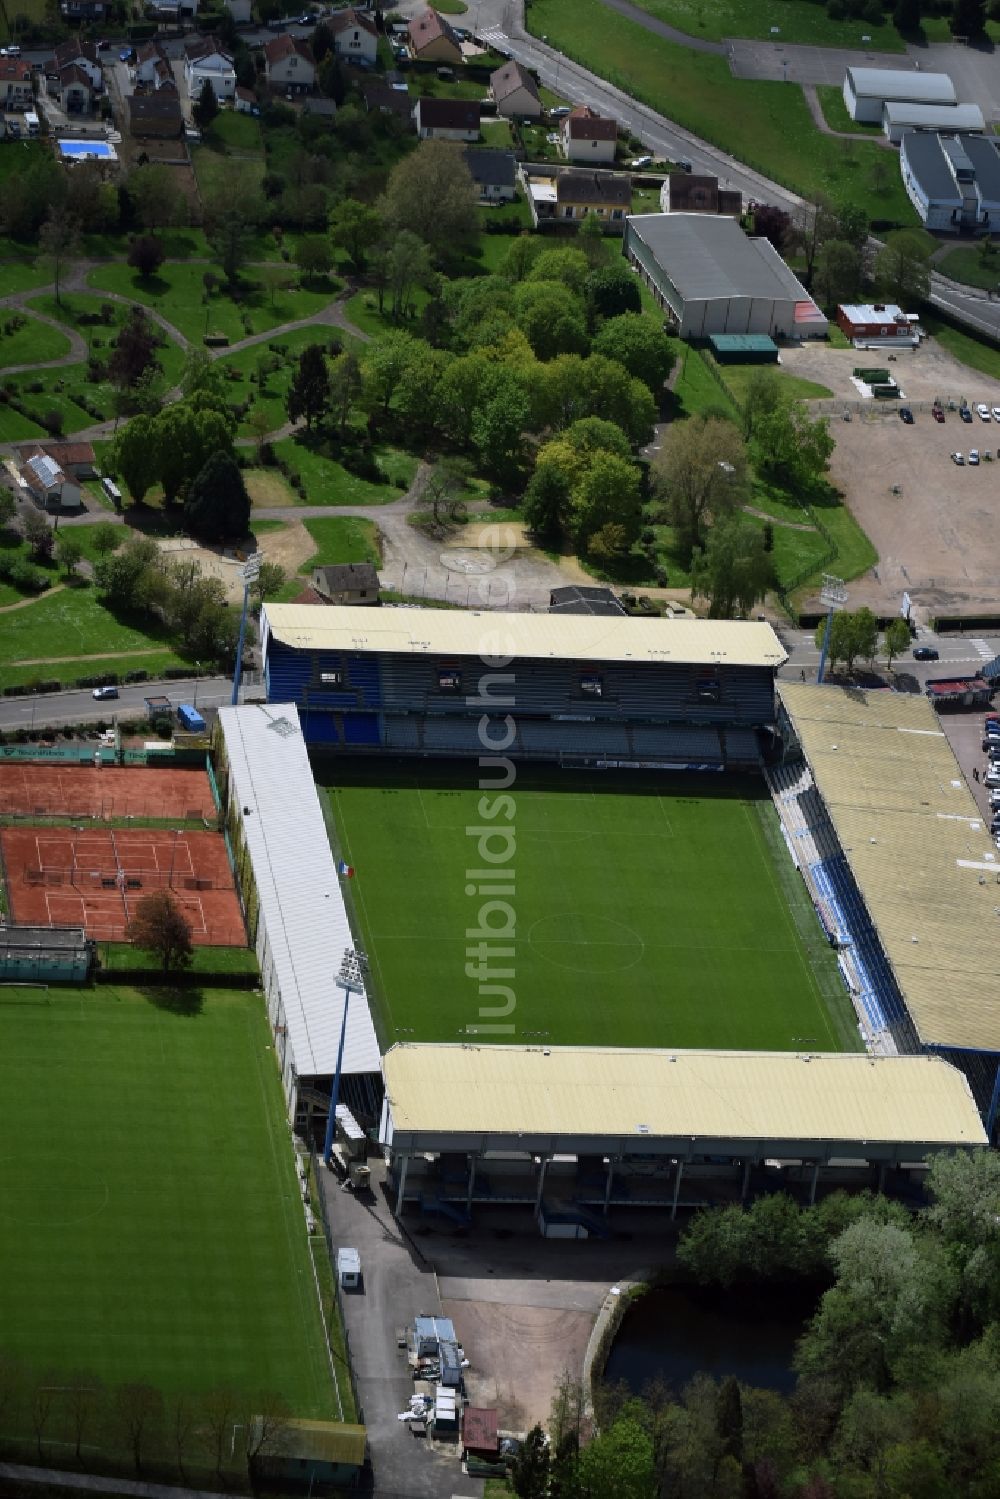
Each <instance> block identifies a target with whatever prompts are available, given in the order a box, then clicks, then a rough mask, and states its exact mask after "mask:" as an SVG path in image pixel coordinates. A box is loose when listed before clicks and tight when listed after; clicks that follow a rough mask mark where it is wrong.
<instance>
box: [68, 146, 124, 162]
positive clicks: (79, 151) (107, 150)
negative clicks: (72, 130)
mask: <svg viewBox="0 0 1000 1499" xmlns="http://www.w3.org/2000/svg"><path fill="white" fill-rule="evenodd" d="M56 144H57V145H58V147H59V153H60V155H61V156H64V157H65V158H66V159H67V160H68V161H117V160H118V153H117V151H116V150H115V148H114V146H112V145H111V144H110V142H109V141H57V142H56Z"/></svg>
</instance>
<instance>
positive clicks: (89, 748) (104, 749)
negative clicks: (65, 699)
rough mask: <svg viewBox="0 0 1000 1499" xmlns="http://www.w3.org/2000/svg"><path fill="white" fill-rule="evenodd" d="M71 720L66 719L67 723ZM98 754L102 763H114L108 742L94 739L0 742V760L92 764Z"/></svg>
mask: <svg viewBox="0 0 1000 1499" xmlns="http://www.w3.org/2000/svg"><path fill="white" fill-rule="evenodd" d="M70 721H71V720H69V719H67V720H66V722H67V723H69V722H70ZM95 755H100V757H101V763H102V764H103V765H114V763H115V750H114V746H113V745H110V744H98V743H97V741H96V740H86V741H84V742H82V743H81V742H80V741H79V740H76V741H73V742H71V743H68V744H0V760H59V761H62V762H63V763H64V764H67V765H93V763H94V756H95Z"/></svg>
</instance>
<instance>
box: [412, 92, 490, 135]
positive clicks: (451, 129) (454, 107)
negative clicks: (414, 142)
mask: <svg viewBox="0 0 1000 1499" xmlns="http://www.w3.org/2000/svg"><path fill="white" fill-rule="evenodd" d="M413 119H414V121H415V123H416V127H417V134H418V135H419V137H420V139H421V140H422V141H429V140H435V141H465V142H466V143H467V144H469V145H471V144H472V143H473V142H475V141H477V140H478V139H479V105H478V104H477V103H476V101H475V100H474V99H471V100H470V99H418V100H417V103H416V107H415V108H414V111H413Z"/></svg>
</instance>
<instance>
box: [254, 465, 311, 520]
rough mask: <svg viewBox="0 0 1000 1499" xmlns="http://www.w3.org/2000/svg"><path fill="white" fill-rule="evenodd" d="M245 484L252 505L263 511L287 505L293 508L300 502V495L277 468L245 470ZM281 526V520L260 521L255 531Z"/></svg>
mask: <svg viewBox="0 0 1000 1499" xmlns="http://www.w3.org/2000/svg"><path fill="white" fill-rule="evenodd" d="M243 482H244V483H245V484H246V487H247V493H248V494H249V496H250V500H251V503H252V504H254V505H259V506H260V507H261V508H262V509H265V508H268V509H269V508H270V507H271V506H275V505H287V506H289V508H291V507H292V506H293V505H297V504H298V502H299V497H298V495H297V494H296V493H295V491H294V489H292V487H291V485H290V484H289V482H288V480H287V479H286V478H285V476H284V474H282V473H279V472H278V470H277V469H276V468H247V469H244V470H243ZM281 524H282V522H281V521H280V520H276V521H258V522H255V523H254V530H255V531H259V530H260V528H261V527H262V526H280V525H281Z"/></svg>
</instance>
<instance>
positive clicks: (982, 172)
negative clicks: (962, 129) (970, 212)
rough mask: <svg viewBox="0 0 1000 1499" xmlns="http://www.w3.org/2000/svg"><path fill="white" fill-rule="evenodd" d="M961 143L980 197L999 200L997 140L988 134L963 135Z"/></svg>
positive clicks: (999, 172)
mask: <svg viewBox="0 0 1000 1499" xmlns="http://www.w3.org/2000/svg"><path fill="white" fill-rule="evenodd" d="M962 145H963V146H964V148H965V154H966V156H967V157H968V158H969V160H970V161H971V162H972V165H973V167H974V168H975V172H976V184H977V186H978V188H979V194H980V197H982V198H985V199H987V200H988V201H989V202H991V203H998V202H1000V151H998V150H997V145H998V142H997V141H995V140H993V139H992V138H991V137H989V136H985V135H983V136H979V135H964V136H963V137H962Z"/></svg>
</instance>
